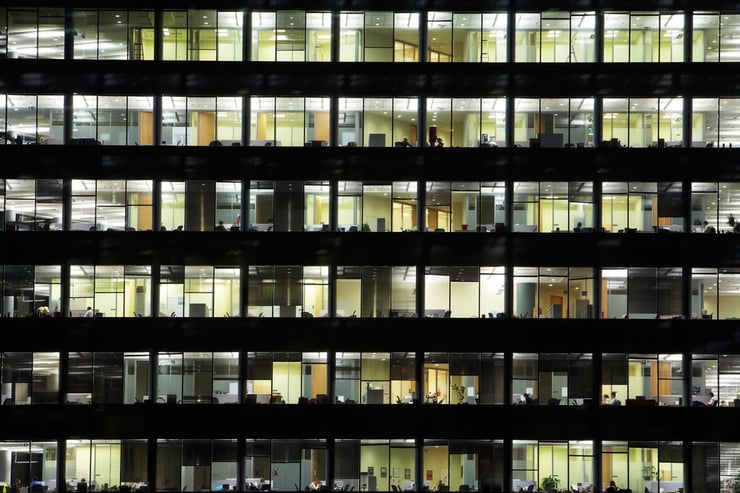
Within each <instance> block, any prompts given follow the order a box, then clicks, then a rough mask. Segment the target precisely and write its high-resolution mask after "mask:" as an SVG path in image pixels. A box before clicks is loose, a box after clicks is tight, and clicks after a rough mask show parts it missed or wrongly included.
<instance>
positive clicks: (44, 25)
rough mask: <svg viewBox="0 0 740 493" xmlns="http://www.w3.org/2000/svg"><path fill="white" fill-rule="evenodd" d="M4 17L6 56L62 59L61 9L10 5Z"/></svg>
mask: <svg viewBox="0 0 740 493" xmlns="http://www.w3.org/2000/svg"><path fill="white" fill-rule="evenodd" d="M3 20H6V21H7V23H6V24H5V25H4V27H5V30H6V33H7V34H6V35H7V45H6V46H5V47H3V48H6V49H7V58H29V59H42V58H55V59H58V60H61V59H64V9H63V8H49V7H42V8H9V9H8V10H7V19H3ZM2 51H3V52H4V51H5V49H3V50H2Z"/></svg>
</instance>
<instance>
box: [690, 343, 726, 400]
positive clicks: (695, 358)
mask: <svg viewBox="0 0 740 493" xmlns="http://www.w3.org/2000/svg"><path fill="white" fill-rule="evenodd" d="M718 394H719V361H718V358H717V355H716V354H693V355H691V404H690V405H691V406H693V407H705V406H709V407H715V406H716V407H718V406H719V395H718Z"/></svg>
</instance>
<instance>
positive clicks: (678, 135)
mask: <svg viewBox="0 0 740 493" xmlns="http://www.w3.org/2000/svg"><path fill="white" fill-rule="evenodd" d="M603 111H604V113H603V117H602V127H603V135H604V143H603V145H605V146H611V147H682V146H683V123H682V121H683V116H684V115H683V99H682V98H629V99H624V98H604V110H603Z"/></svg>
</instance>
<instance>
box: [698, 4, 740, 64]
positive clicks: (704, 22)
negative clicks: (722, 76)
mask: <svg viewBox="0 0 740 493" xmlns="http://www.w3.org/2000/svg"><path fill="white" fill-rule="evenodd" d="M693 16H694V17H693V26H692V32H693V35H694V39H693V40H692V44H691V45H692V57H693V58H692V61H693V62H737V61H739V60H740V53H738V50H737V49H736V48H735V45H734V40H735V39H736V36H737V33H738V29H740V15H737V14H731V13H727V12H722V13H719V12H696V13H694V14H693Z"/></svg>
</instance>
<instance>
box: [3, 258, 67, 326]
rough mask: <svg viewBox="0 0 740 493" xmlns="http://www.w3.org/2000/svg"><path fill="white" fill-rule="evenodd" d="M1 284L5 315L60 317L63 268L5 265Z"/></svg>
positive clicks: (54, 266)
mask: <svg viewBox="0 0 740 493" xmlns="http://www.w3.org/2000/svg"><path fill="white" fill-rule="evenodd" d="M0 281H1V283H0V288H1V289H0V292H2V300H0V308H2V311H0V313H2V316H4V317H34V316H38V317H50V316H53V317H59V316H61V312H60V311H59V307H60V306H61V305H60V303H61V287H62V285H61V267H60V266H56V265H37V266H33V265H4V266H0ZM52 307H53V308H52Z"/></svg>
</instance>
